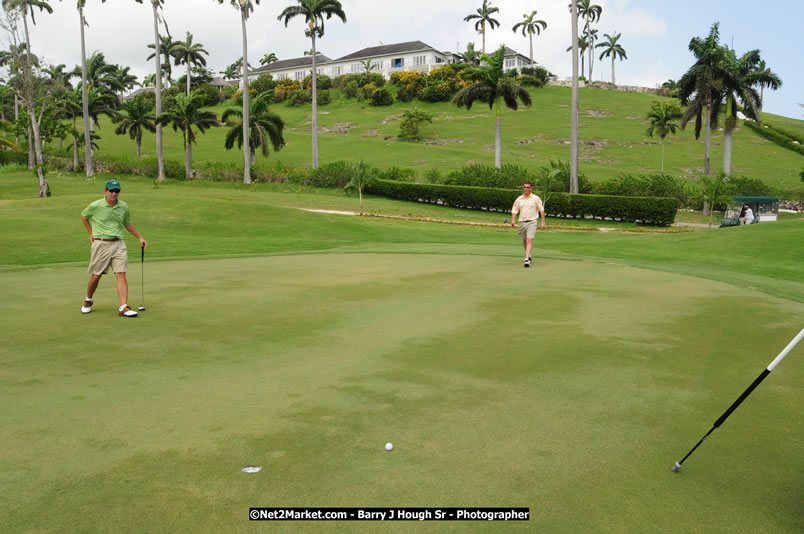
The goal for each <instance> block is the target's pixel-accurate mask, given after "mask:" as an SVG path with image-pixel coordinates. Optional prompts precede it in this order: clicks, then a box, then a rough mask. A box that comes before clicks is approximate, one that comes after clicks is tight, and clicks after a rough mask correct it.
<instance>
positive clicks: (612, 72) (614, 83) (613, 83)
mask: <svg viewBox="0 0 804 534" xmlns="http://www.w3.org/2000/svg"><path fill="white" fill-rule="evenodd" d="M611 85H617V82H616V81H614V54H612V55H611Z"/></svg>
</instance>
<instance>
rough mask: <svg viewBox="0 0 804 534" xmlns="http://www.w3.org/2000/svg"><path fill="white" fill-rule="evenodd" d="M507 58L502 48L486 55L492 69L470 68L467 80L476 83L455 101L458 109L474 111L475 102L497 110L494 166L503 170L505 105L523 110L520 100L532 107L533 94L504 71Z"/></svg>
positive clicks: (489, 67)
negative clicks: (531, 97)
mask: <svg viewBox="0 0 804 534" xmlns="http://www.w3.org/2000/svg"><path fill="white" fill-rule="evenodd" d="M504 57H505V46H500V48H499V49H498V50H497V52H495V53H494V55H493V56H488V55H487V54H483V55H482V56H481V59H482V60H483V61H485V62H486V63H488V66H482V67H474V68H472V69H467V70H466V71H464V72H466V74H465V75H464V79H466V80H469V81H472V82H474V83H473V84H472V85H468V86H466V87H464V88H463V89H461V90H460V91H459V92H458V94H456V95H455V98H454V99H453V102H454V103H455V104H456V105H457V106H458V107H463V106H466V109H471V107H472V103H473V102H474V101H475V100H480V101H482V102H488V104H489V109H493V108H495V107H496V115H497V118H496V125H495V134H494V165H495V166H496V167H497V168H498V169H499V168H500V167H501V165H502V161H501V160H502V114H501V112H502V106H501V105H500V102H501V101H502V102H504V103H505V105H506V107H508V108H509V109H512V110H514V111H516V109H517V108H518V107H519V105H518V101H519V100H521V101H522V103H523V104H525V105H526V106H530V102H531V99H530V93H528V92H527V91H526V90H525V89H523V88H522V87H520V86H519V84H518V83H517V82H516V79H515V78H512V77H510V76H506V75H505V74H504V72H503V63H504Z"/></svg>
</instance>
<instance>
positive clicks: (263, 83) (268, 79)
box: [248, 72, 277, 94]
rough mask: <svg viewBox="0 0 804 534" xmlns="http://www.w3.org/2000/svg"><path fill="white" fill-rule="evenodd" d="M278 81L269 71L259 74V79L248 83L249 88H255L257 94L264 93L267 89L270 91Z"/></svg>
mask: <svg viewBox="0 0 804 534" xmlns="http://www.w3.org/2000/svg"><path fill="white" fill-rule="evenodd" d="M276 84H277V82H276V81H275V80H274V77H273V76H271V75H270V74H268V73H267V72H265V73H263V74H260V75H259V76H257V79H256V80H254V81H253V82H251V83H249V84H248V88H249V89H254V90H255V91H256V92H257V94H260V93H264V92H265V91H270V90H271V89H273V88H274V87H276Z"/></svg>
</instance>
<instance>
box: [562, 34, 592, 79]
mask: <svg viewBox="0 0 804 534" xmlns="http://www.w3.org/2000/svg"><path fill="white" fill-rule="evenodd" d="M576 43H577V44H575V45H570V46H569V47H567V52H571V51H573V50H575V51H574V52H572V53H573V54H575V55H576V56H578V59H580V60H581V76H583V70H584V68H585V67H584V65H585V63H584V54H585V53H586V49H587V48H589V41H587V40H586V37H585V36H578V38H577V39H576ZM589 81H592V80H589Z"/></svg>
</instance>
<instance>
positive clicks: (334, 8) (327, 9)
mask: <svg viewBox="0 0 804 534" xmlns="http://www.w3.org/2000/svg"><path fill="white" fill-rule="evenodd" d="M296 2H298V4H299V5H298V6H290V7H286V8H285V10H284V11H282V13H281V14H280V15H279V17H278V18H279V20H283V19H284V21H285V27H287V25H288V21H290V19H292V18H293V17H296V16H297V15H302V16H303V17H304V21H305V22H306V23H307V29H306V30H305V32H304V34H305V35H306V36H308V37H309V38H310V39H311V40H312V43H313V49H312V51H313V124H312V129H313V168H314V169H317V168H318V92H317V89H316V78H317V77H318V72H317V69H316V53H315V39H316V37H318V38H319V39H320V38H321V37H323V36H324V17H325V16H326V18H327V19H330V18H332V16H333V15H334V16H336V17H338V18H339V19H341V21H342V22H344V23H345V22H346V13H344V12H343V6H341V3H340V2H339V1H338V0H296Z"/></svg>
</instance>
